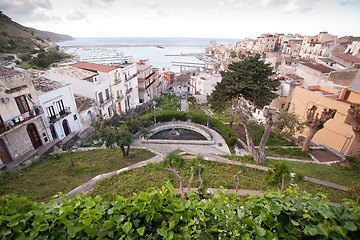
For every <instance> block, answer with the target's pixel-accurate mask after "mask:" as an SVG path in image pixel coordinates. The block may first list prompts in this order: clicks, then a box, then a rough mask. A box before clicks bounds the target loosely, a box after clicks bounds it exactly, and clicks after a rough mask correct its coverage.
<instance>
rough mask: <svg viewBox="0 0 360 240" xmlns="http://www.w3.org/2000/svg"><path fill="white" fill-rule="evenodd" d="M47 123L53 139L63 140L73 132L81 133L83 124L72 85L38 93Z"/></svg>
mask: <svg viewBox="0 0 360 240" xmlns="http://www.w3.org/2000/svg"><path fill="white" fill-rule="evenodd" d="M37 94H38V98H39V101H40V104H41V106H42V109H43V110H44V116H45V121H46V124H47V128H48V130H49V132H51V135H52V138H53V139H56V138H59V139H63V138H64V137H66V136H67V135H69V134H70V133H71V132H74V131H80V130H81V129H82V128H81V123H80V119H79V113H78V110H77V107H76V103H75V99H74V94H73V91H72V87H71V85H70V84H67V85H66V86H64V87H61V88H58V89H55V90H51V91H48V92H38V93H37Z"/></svg>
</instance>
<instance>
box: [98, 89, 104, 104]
mask: <svg viewBox="0 0 360 240" xmlns="http://www.w3.org/2000/svg"><path fill="white" fill-rule="evenodd" d="M99 102H100V104H103V103H104V98H103V95H102V92H101V93H99Z"/></svg>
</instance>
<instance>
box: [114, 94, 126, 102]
mask: <svg viewBox="0 0 360 240" xmlns="http://www.w3.org/2000/svg"><path fill="white" fill-rule="evenodd" d="M124 98H125V96H124V94H120V95H119V96H118V97H117V98H116V99H115V101H117V102H120V101H121V100H123V99H124Z"/></svg>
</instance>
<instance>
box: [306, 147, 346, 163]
mask: <svg viewBox="0 0 360 240" xmlns="http://www.w3.org/2000/svg"><path fill="white" fill-rule="evenodd" d="M311 154H312V155H313V156H314V157H315V158H316V159H317V160H319V162H332V161H340V160H342V158H341V157H338V156H336V155H335V154H333V153H332V152H330V151H328V150H321V149H313V150H312V151H311Z"/></svg>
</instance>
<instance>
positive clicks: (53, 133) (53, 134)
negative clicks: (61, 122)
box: [50, 124, 57, 139]
mask: <svg viewBox="0 0 360 240" xmlns="http://www.w3.org/2000/svg"><path fill="white" fill-rule="evenodd" d="M50 132H51V136H52V138H53V139H57V134H56V130H55V127H54V124H51V125H50Z"/></svg>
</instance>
